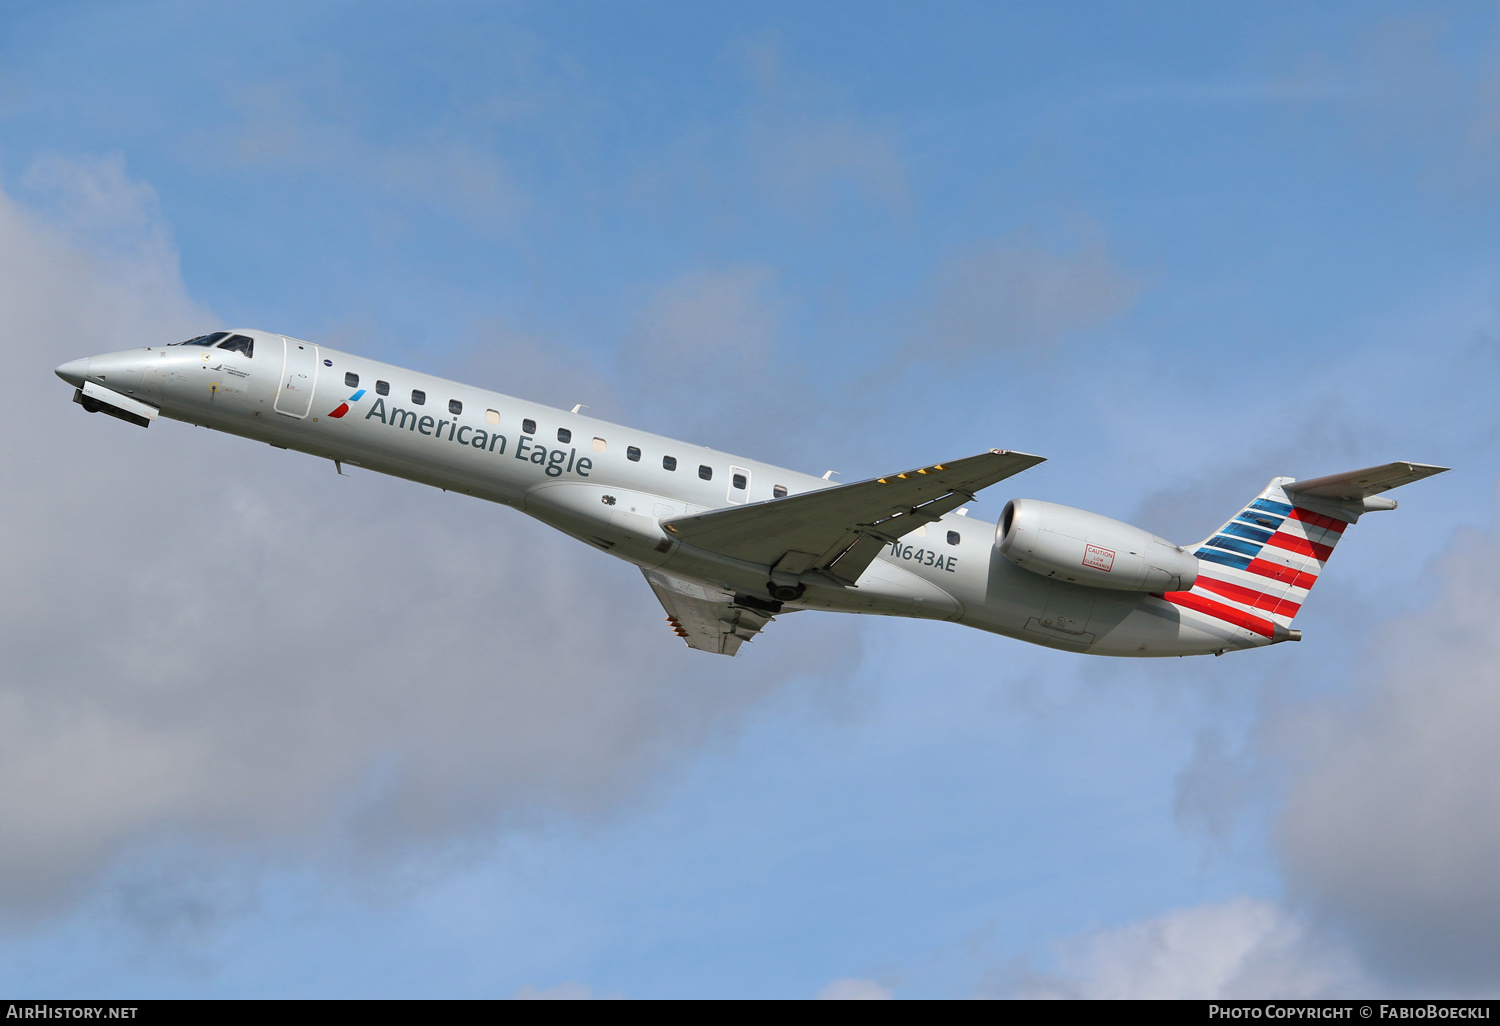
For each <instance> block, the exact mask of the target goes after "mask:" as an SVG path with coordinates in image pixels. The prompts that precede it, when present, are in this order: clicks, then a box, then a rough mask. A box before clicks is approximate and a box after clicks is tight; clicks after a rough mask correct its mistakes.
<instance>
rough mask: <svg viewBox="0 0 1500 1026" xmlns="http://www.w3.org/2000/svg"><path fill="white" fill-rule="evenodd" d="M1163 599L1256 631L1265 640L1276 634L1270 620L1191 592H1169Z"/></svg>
mask: <svg viewBox="0 0 1500 1026" xmlns="http://www.w3.org/2000/svg"><path fill="white" fill-rule="evenodd" d="M1162 598H1164V599H1166V600H1167V601H1168V602H1171V603H1173V604H1174V605H1179V606H1182V607H1183V608H1184V609H1192V610H1195V611H1197V612H1199V613H1207V614H1208V615H1209V616H1211V617H1213V618H1214V619H1215V620H1223V621H1224V622H1225V623H1232V624H1234V625H1235V626H1236V627H1243V628H1245V630H1247V631H1254V632H1255V633H1256V634H1259V635H1260V636H1261V637H1263V638H1269V637H1272V636H1274V634H1275V633H1276V630H1275V626H1274V625H1273V624H1272V623H1271V621H1270V620H1262V619H1261V618H1260V617H1258V616H1251V615H1250V614H1249V613H1247V612H1245V611H1244V610H1243V609H1236V608H1234V607H1233V606H1226V605H1225V604H1224V603H1222V602H1215V601H1214V600H1213V599H1210V598H1204V597H1203V596H1202V595H1194V594H1193V593H1192V592H1190V591H1169V592H1167V593H1166V594H1165V595H1163V596H1162Z"/></svg>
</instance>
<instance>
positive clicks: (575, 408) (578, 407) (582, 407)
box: [573, 403, 588, 413]
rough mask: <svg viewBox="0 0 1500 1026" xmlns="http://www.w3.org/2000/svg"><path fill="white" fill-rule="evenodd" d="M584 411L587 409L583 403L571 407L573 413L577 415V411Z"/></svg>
mask: <svg viewBox="0 0 1500 1026" xmlns="http://www.w3.org/2000/svg"><path fill="white" fill-rule="evenodd" d="M586 409H588V407H587V406H585V405H584V404H583V403H579V404H578V405H577V406H575V407H573V412H574V413H577V412H578V411H579V410H586Z"/></svg>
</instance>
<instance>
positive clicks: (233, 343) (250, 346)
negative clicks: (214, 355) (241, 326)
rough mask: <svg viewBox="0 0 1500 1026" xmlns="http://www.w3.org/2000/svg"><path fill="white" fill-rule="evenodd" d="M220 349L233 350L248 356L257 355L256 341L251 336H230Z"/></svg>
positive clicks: (221, 343) (221, 344)
mask: <svg viewBox="0 0 1500 1026" xmlns="http://www.w3.org/2000/svg"><path fill="white" fill-rule="evenodd" d="M219 348H220V349H232V350H233V351H234V352H236V353H244V354H245V355H246V356H254V355H255V340H254V339H252V338H251V337H250V336H249V335H230V336H229V337H228V338H226V339H225V340H224V341H222V342H220V343H219Z"/></svg>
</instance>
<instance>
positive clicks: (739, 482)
mask: <svg viewBox="0 0 1500 1026" xmlns="http://www.w3.org/2000/svg"><path fill="white" fill-rule="evenodd" d="M730 480H731V481H732V482H733V484H734V486H735V487H736V488H738V489H740V490H741V491H744V490H745V488H747V487H748V486H749V484H750V482H749V481H746V480H745V475H744V474H736V475H734V477H733V478H731V479H730Z"/></svg>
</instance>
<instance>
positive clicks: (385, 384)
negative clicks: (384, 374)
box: [375, 381, 391, 395]
mask: <svg viewBox="0 0 1500 1026" xmlns="http://www.w3.org/2000/svg"><path fill="white" fill-rule="evenodd" d="M375 394H376V395H390V394H391V383H390V382H389V381H377V382H375Z"/></svg>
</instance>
